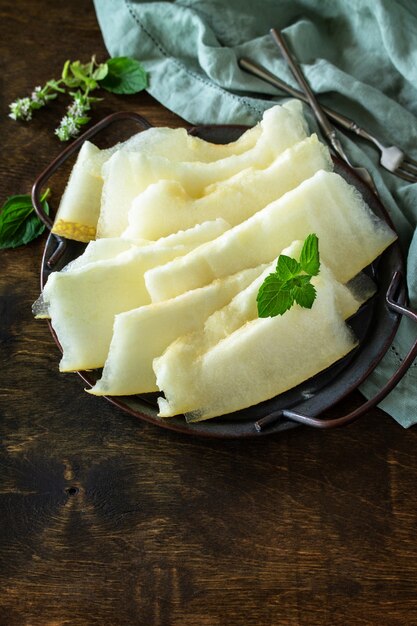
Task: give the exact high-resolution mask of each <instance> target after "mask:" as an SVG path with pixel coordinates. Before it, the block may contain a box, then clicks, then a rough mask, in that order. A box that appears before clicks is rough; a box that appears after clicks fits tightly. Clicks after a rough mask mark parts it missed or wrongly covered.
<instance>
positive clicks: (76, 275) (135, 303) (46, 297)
mask: <svg viewBox="0 0 417 626" xmlns="http://www.w3.org/2000/svg"><path fill="white" fill-rule="evenodd" d="M214 226H215V232H217V233H218V232H219V231H220V230H221V229H223V230H224V228H225V227H227V224H226V223H225V222H224V220H217V221H216V222H215V224H214ZM212 235H213V227H212V222H208V223H206V224H200V225H198V226H197V227H194V228H193V229H190V230H188V231H184V232H182V233H177V234H175V235H171V236H170V237H166V238H163V239H160V240H159V241H158V242H154V243H150V244H148V245H146V246H131V247H130V248H129V249H128V250H126V251H125V252H121V253H120V254H118V255H117V256H115V257H113V258H107V259H104V260H99V261H95V262H89V263H87V264H86V265H85V266H82V265H81V266H79V267H75V268H73V269H70V270H68V271H64V272H54V273H52V274H51V275H50V276H49V279H48V282H47V283H46V286H45V289H44V290H43V293H42V296H41V300H42V303H43V308H44V309H45V308H46V309H47V311H48V314H49V316H50V318H51V322H52V327H53V328H54V330H55V332H56V334H57V337H58V339H59V342H60V344H61V347H62V349H63V357H62V360H61V363H60V370H61V371H73V370H80V369H91V368H95V367H102V366H103V365H104V362H105V360H106V358H107V353H108V349H109V345H110V341H111V336H112V328H113V321H114V316H115V315H117V314H118V313H122V312H123V311H128V310H130V309H136V308H137V307H139V306H142V305H145V304H149V303H150V297H149V294H148V292H147V290H146V287H145V282H144V272H145V271H146V270H147V269H149V268H151V267H154V266H155V265H158V264H160V263H165V262H167V261H169V260H171V259H173V258H175V257H177V256H179V255H182V254H186V253H187V252H188V251H190V250H191V249H192V248H194V247H195V246H198V245H200V244H201V241H202V240H204V239H205V240H207V239H206V238H207V237H211V236H212ZM36 306H38V307H39V308H40V310H41V314H40V317H46V315H45V313H44V312H43V311H42V309H41V306H40V301H38V302H37V303H35V307H36Z"/></svg>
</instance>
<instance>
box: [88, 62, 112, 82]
mask: <svg viewBox="0 0 417 626" xmlns="http://www.w3.org/2000/svg"><path fill="white" fill-rule="evenodd" d="M108 73H109V66H108V65H107V63H101V64H100V65H99V66H98V67H97V69H95V70H94V72H93V73H92V74H91V77H92V78H94V80H97V81H99V80H103V78H105V77H106V76H107V74H108Z"/></svg>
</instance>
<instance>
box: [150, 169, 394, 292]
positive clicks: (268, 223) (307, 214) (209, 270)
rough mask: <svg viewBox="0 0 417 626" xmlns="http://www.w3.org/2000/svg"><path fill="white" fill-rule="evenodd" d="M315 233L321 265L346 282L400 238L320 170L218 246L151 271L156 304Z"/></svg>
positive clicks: (216, 243)
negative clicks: (324, 265) (323, 264)
mask: <svg viewBox="0 0 417 626" xmlns="http://www.w3.org/2000/svg"><path fill="white" fill-rule="evenodd" d="M310 233H316V235H317V236H318V238H319V245H320V254H321V258H322V260H323V261H324V263H325V264H326V265H327V266H328V267H329V268H330V269H331V270H332V271H333V273H334V275H335V277H336V278H337V280H339V281H340V282H342V283H346V282H347V281H348V280H350V279H351V278H353V276H355V275H356V274H358V273H359V272H360V271H361V270H362V269H363V268H364V267H365V266H367V265H368V264H369V263H371V261H373V260H374V259H375V258H376V257H377V256H378V255H379V254H381V252H383V250H384V249H385V248H386V247H387V246H388V245H389V244H390V243H392V242H393V241H394V240H395V238H396V235H395V233H394V232H393V231H392V230H391V229H390V228H389V226H387V224H386V223H385V222H383V221H382V220H380V219H379V218H377V217H376V216H375V215H374V214H373V213H372V211H371V210H370V209H369V207H368V206H367V205H366V204H365V203H364V202H363V200H362V198H361V196H360V195H359V193H358V192H357V191H356V190H355V188H354V187H352V186H351V185H348V183H346V182H345V181H344V180H343V179H342V178H341V177H340V176H339V175H338V174H334V173H330V172H324V171H320V172H318V173H317V174H315V175H314V176H313V177H312V178H310V179H308V180H307V181H304V182H303V183H301V185H299V186H298V187H297V188H296V189H293V190H292V191H289V192H288V193H287V194H285V195H284V196H282V198H280V199H279V200H277V201H275V202H272V203H271V204H270V205H268V206H267V207H265V208H264V209H262V210H260V211H258V212H257V213H255V215H253V216H252V217H250V218H248V219H247V220H246V221H245V222H242V224H238V225H237V226H234V227H233V228H231V229H230V230H228V231H227V232H226V233H224V234H223V235H221V236H220V237H218V238H217V239H215V240H214V241H211V242H209V243H207V244H205V245H203V246H201V247H200V248H198V249H197V250H194V251H193V252H192V253H189V254H187V255H185V256H184V257H182V258H181V259H177V260H175V261H172V262H170V263H167V264H166V265H165V266H161V267H155V268H154V269H153V270H152V271H149V272H147V274H146V275H145V281H146V286H147V288H148V290H149V293H150V294H151V298H152V302H158V301H160V300H167V299H168V298H173V297H174V296H176V295H179V294H180V293H184V292H185V291H188V290H190V289H196V288H197V287H201V286H203V285H205V284H207V283H209V282H211V281H212V280H214V279H215V278H221V277H222V276H227V275H229V274H233V273H235V272H238V271H239V270H241V269H244V268H245V267H255V266H256V265H259V264H260V263H267V262H269V261H272V260H273V259H274V258H275V257H276V256H277V251H279V250H282V249H283V248H284V247H285V246H288V245H289V244H290V243H291V242H292V241H294V240H295V239H303V240H304V239H305V238H306V237H307V235H309V234H310Z"/></svg>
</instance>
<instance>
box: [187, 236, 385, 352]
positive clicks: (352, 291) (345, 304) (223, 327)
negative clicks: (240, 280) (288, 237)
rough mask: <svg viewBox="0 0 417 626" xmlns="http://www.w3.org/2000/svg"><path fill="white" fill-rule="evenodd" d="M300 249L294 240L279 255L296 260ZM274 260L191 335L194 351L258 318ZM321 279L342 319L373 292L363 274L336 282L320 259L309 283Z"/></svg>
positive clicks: (213, 343) (371, 283) (372, 283)
mask: <svg viewBox="0 0 417 626" xmlns="http://www.w3.org/2000/svg"><path fill="white" fill-rule="evenodd" d="M301 248H302V242H301V241H295V242H293V243H292V244H291V245H290V246H289V247H288V248H285V249H284V250H283V251H282V252H281V254H284V255H287V256H290V257H292V258H295V259H299V256H300V252H301ZM277 260H278V259H275V260H274V261H273V262H272V263H270V264H268V265H267V266H266V268H265V270H264V271H263V272H262V274H261V275H260V276H258V277H257V278H255V279H254V280H253V282H252V283H251V284H250V285H248V286H247V287H246V288H245V289H243V290H242V291H241V292H240V293H238V294H237V295H236V296H234V298H233V299H232V300H231V301H230V303H228V304H227V305H225V306H224V307H223V308H221V309H220V308H219V310H218V311H215V312H214V313H213V314H212V315H211V316H210V317H209V318H208V319H207V321H206V323H205V325H204V328H203V329H201V332H200V333H199V334H198V335H197V334H195V335H194V336H193V346H194V348H195V350H196V351H200V352H202V351H205V350H207V349H208V348H209V347H212V346H214V345H215V344H216V343H218V342H219V341H221V340H222V339H224V338H225V337H227V336H228V335H230V334H231V333H233V332H234V331H236V330H237V329H238V328H240V327H241V326H243V325H244V324H246V323H247V322H250V321H252V320H254V319H256V318H257V317H258V309H257V303H256V297H257V295H258V291H259V289H260V286H261V285H262V283H263V282H264V280H265V278H266V277H267V276H268V275H269V274H270V273H272V272H274V271H275V268H276V264H277ZM323 281H326V283H329V284H331V286H332V289H333V291H334V299H335V306H336V309H337V311H338V313H339V314H340V315H341V317H342V318H343V319H345V320H346V319H348V318H349V317H350V316H351V315H353V314H354V313H356V311H357V310H358V308H359V307H360V306H361V305H362V304H363V303H364V302H365V301H366V300H368V299H369V298H370V297H371V296H372V295H374V293H375V290H376V288H375V283H374V282H373V281H372V280H371V279H370V278H369V277H368V276H366V275H365V274H362V273H361V274H360V275H358V276H357V277H355V279H354V280H352V281H350V283H349V284H348V285H347V286H345V285H342V283H339V282H338V281H337V280H336V279H335V277H334V275H333V273H332V272H331V270H329V268H328V267H326V265H325V264H324V263H323V262H322V263H321V264H320V273H319V275H318V276H316V277H314V278H313V280H312V283H313V284H314V285H315V286H316V288H317V287H318V286H320V285H321V284H322V283H323Z"/></svg>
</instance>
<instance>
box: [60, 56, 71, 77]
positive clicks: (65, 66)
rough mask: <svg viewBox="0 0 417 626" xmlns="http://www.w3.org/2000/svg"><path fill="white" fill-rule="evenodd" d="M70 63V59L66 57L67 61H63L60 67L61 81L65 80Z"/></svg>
mask: <svg viewBox="0 0 417 626" xmlns="http://www.w3.org/2000/svg"><path fill="white" fill-rule="evenodd" d="M70 65H71V61H70V60H69V59H67V61H65V63H64V67H63V68H62V73H61V78H62V80H63V81H65V80H67V78H68V72H69V67H70Z"/></svg>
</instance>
